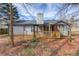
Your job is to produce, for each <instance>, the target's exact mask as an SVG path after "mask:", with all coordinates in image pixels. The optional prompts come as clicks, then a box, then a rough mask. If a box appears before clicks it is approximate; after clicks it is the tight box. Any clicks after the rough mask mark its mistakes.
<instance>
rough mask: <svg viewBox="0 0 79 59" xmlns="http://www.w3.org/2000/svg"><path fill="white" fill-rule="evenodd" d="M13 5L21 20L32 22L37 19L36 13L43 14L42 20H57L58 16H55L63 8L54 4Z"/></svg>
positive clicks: (61, 5)
mask: <svg viewBox="0 0 79 59" xmlns="http://www.w3.org/2000/svg"><path fill="white" fill-rule="evenodd" d="M13 5H14V6H15V7H17V10H18V14H19V16H20V19H22V20H33V19H35V18H36V17H37V13H43V14H44V20H48V19H49V20H51V19H58V18H59V17H60V16H59V15H57V16H55V15H56V13H57V12H58V11H59V10H60V8H61V7H63V4H56V3H33V4H32V3H31V4H30V3H29V4H28V3H26V4H22V3H14V4H13ZM74 10H75V8H73V9H71V10H70V11H69V12H68V13H71V12H73V11H74Z"/></svg>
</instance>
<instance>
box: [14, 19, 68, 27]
mask: <svg viewBox="0 0 79 59" xmlns="http://www.w3.org/2000/svg"><path fill="white" fill-rule="evenodd" d="M48 24H52V25H54V24H58V25H59V24H61V25H62V24H66V25H69V24H68V23H67V22H64V21H62V20H60V21H58V20H44V25H48ZM14 25H18V26H21V25H22V26H23V25H28V26H29V25H39V24H36V20H18V21H16V22H14ZM40 25H43V24H40Z"/></svg>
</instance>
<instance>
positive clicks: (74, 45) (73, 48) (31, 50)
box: [0, 36, 79, 56]
mask: <svg viewBox="0 0 79 59" xmlns="http://www.w3.org/2000/svg"><path fill="white" fill-rule="evenodd" d="M18 38H19V37H18ZM20 39H22V38H20ZM18 40H19V39H18ZM18 40H15V45H16V46H14V47H12V46H11V43H10V39H9V37H7V36H0V55H2V56H20V55H21V56H63V55H64V56H69V55H70V56H73V55H76V53H77V52H78V50H79V37H78V36H77V37H75V39H74V40H73V42H71V43H70V42H69V41H68V39H55V40H54V39H49V40H48V41H43V42H38V44H36V45H35V46H34V47H32V46H26V45H24V44H23V43H22V42H19V44H18V43H17V42H16V41H18ZM19 41H22V40H19ZM20 43H22V44H20Z"/></svg>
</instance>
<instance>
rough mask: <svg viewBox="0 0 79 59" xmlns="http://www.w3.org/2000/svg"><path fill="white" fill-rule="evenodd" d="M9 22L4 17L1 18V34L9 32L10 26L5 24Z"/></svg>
mask: <svg viewBox="0 0 79 59" xmlns="http://www.w3.org/2000/svg"><path fill="white" fill-rule="evenodd" d="M7 23H8V22H7V21H6V20H4V19H0V34H7V33H8V26H5V25H6V24H7Z"/></svg>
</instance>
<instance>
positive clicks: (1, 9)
mask: <svg viewBox="0 0 79 59" xmlns="http://www.w3.org/2000/svg"><path fill="white" fill-rule="evenodd" d="M9 8H10V6H9V4H8V3H0V15H1V16H2V17H5V19H6V20H9V19H10V17H9V14H10V10H9ZM12 12H13V19H14V20H15V19H18V18H19V16H18V12H17V9H16V7H14V6H13V5H12Z"/></svg>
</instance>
